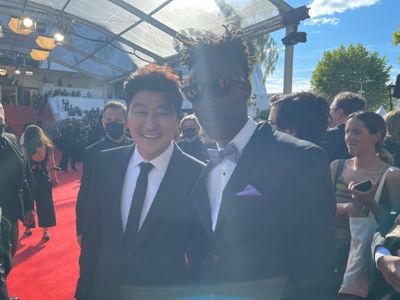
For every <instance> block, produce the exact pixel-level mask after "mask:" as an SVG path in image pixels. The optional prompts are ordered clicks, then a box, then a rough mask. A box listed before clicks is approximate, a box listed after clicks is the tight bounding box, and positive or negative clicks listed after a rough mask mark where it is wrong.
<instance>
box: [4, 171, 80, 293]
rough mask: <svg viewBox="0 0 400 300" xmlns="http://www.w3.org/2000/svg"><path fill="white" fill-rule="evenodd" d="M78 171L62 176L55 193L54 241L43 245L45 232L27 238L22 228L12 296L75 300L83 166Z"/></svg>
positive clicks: (10, 283)
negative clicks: (78, 203)
mask: <svg viewBox="0 0 400 300" xmlns="http://www.w3.org/2000/svg"><path fill="white" fill-rule="evenodd" d="M78 169H79V171H78V172H72V171H70V172H68V173H60V174H59V179H60V182H61V184H60V185H59V186H57V187H55V188H54V189H53V198H54V204H55V209H56V217H57V226H55V227H52V228H50V229H49V232H50V235H51V237H50V241H48V242H42V241H41V237H42V229H41V228H34V229H33V230H32V232H33V234H32V235H31V236H29V237H24V236H22V233H23V228H22V227H20V235H21V237H20V240H19V248H18V251H17V254H16V255H15V258H14V268H13V269H12V271H11V273H10V275H9V276H8V279H7V283H8V287H9V294H10V296H12V297H15V296H18V297H19V298H20V300H72V299H74V291H75V285H76V280H77V277H78V257H79V246H78V244H77V242H76V234H75V203H76V195H77V193H78V190H79V179H80V176H81V172H80V170H81V169H82V166H81V164H78ZM36 224H37V222H36Z"/></svg>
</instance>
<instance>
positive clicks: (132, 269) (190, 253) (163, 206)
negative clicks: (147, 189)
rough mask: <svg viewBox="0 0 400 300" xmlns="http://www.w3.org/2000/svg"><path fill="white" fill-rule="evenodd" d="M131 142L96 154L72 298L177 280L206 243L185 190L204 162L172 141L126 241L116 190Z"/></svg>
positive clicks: (190, 274) (115, 294) (192, 272)
mask: <svg viewBox="0 0 400 300" xmlns="http://www.w3.org/2000/svg"><path fill="white" fill-rule="evenodd" d="M134 148H135V145H130V146H125V147H119V148H115V149H111V150H106V151H101V152H100V153H99V154H98V156H97V159H96V162H95V165H94V169H93V176H92V180H91V183H90V187H89V196H90V198H89V204H90V205H91V210H90V213H89V215H88V218H89V220H88V223H87V231H85V234H84V235H83V239H82V250H81V256H80V260H79V263H80V279H79V281H78V286H77V291H76V297H77V299H85V300H86V299H96V300H97V299H111V298H112V299H119V297H121V295H120V294H119V288H120V287H124V286H163V285H181V284H184V283H186V282H190V281H191V280H194V278H195V276H196V269H198V268H197V267H198V266H199V261H200V260H201V253H202V252H203V251H202V249H203V248H204V245H205V244H204V243H203V242H201V241H200V239H201V237H202V236H203V237H204V238H205V233H204V231H203V229H202V226H201V224H200V221H199V220H198V217H197V215H196V214H195V210H194V206H193V203H192V202H191V201H190V192H191V190H192V188H193V186H194V183H195V181H196V179H197V178H198V177H199V175H200V173H201V171H202V170H203V168H204V165H203V164H202V163H201V162H199V161H197V160H195V159H193V158H192V157H190V156H188V155H186V154H184V153H183V152H182V150H180V149H179V147H177V146H176V145H175V144H174V146H173V152H172V156H171V159H170V162H169V164H168V167H167V169H166V173H165V175H164V177H163V179H162V181H161V184H160V186H159V189H158V191H157V193H156V195H155V198H154V200H153V202H152V204H151V207H150V210H149V211H148V213H147V216H146V218H145V220H144V222H143V224H142V226H141V227H140V231H139V233H138V234H137V236H136V238H135V240H134V242H133V243H131V244H126V237H125V236H124V231H123V225H122V221H121V209H120V208H121V194H122V189H123V183H124V176H125V174H126V169H127V165H128V162H129V161H130V158H131V156H132V154H133V151H134ZM148 184H149V186H150V185H151V184H152V183H151V182H149V183H148ZM197 220H198V221H197ZM127 226H130V223H129V222H128V223H127ZM128 231H129V228H126V229H125V232H128ZM197 241H199V242H197ZM203 241H205V239H203ZM185 256H186V257H187V262H186V260H185ZM196 266H197V267H196Z"/></svg>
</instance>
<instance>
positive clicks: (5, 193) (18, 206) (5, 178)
mask: <svg viewBox="0 0 400 300" xmlns="http://www.w3.org/2000/svg"><path fill="white" fill-rule="evenodd" d="M4 127H5V114H4V109H3V106H2V104H1V103H0V166H1V167H0V207H1V208H2V210H3V216H4V217H5V218H6V219H7V220H8V221H9V222H10V224H11V236H10V242H11V254H12V256H14V254H15V252H16V251H17V241H18V235H19V230H18V220H21V221H24V223H25V224H26V225H29V224H32V223H33V217H34V213H33V200H32V196H31V193H30V190H29V186H28V181H27V178H28V177H30V178H31V173H30V168H29V165H28V162H27V161H26V160H25V158H24V156H23V153H22V149H21V146H20V145H19V142H18V140H17V138H16V136H14V135H13V134H11V133H6V132H4Z"/></svg>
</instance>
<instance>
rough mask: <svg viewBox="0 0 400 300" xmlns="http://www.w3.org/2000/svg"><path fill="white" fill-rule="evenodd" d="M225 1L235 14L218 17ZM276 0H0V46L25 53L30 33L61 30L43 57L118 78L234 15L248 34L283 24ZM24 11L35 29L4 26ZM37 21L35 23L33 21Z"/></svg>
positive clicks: (105, 78) (286, 7) (94, 74)
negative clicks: (21, 31)
mask: <svg viewBox="0 0 400 300" xmlns="http://www.w3.org/2000/svg"><path fill="white" fill-rule="evenodd" d="M222 2H225V3H227V4H228V5H230V6H231V7H232V8H233V9H234V11H235V15H236V19H235V18H232V17H229V18H224V17H223V14H222V13H221V9H220V7H219V6H218V5H217V4H216V3H222ZM292 9H293V8H292V7H291V6H289V5H288V4H287V3H285V2H284V1H282V0H269V1H268V0H225V1H221V0H202V1H197V0H124V1H123V0H31V1H28V0H2V1H1V2H0V22H1V25H2V27H3V37H1V38H0V49H6V50H11V51H17V52H20V53H25V54H28V53H29V52H30V50H31V49H32V48H35V47H37V46H36V44H35V38H36V36H37V35H38V34H39V32H40V31H41V33H42V34H45V35H52V34H54V32H55V31H59V30H60V31H62V32H63V33H64V35H65V41H64V43H63V44H60V45H59V46H57V47H56V48H55V49H54V50H52V51H51V53H50V56H49V61H53V62H56V63H58V64H61V65H63V66H66V67H68V68H70V69H72V70H75V71H78V72H82V73H85V74H88V75H90V76H92V77H95V78H97V79H99V80H103V81H105V82H110V81H113V80H115V79H117V78H123V77H124V76H126V75H127V74H128V73H130V72H132V71H134V70H135V69H136V68H137V67H140V66H142V65H145V64H147V63H148V62H160V63H162V62H164V61H165V60H167V59H168V58H170V57H173V56H174V55H176V54H177V52H176V47H175V37H176V36H177V35H181V36H183V37H185V36H188V35H189V33H190V32H193V31H211V32H213V33H216V34H220V33H222V32H223V27H222V25H223V24H227V23H230V22H232V21H235V20H237V19H239V20H240V25H241V27H242V29H243V32H244V34H245V36H247V37H248V38H251V37H254V36H257V35H260V34H264V33H268V32H272V31H275V30H278V29H281V28H284V27H286V26H285V25H284V24H283V22H282V13H284V12H287V11H290V10H292ZM25 15H26V16H30V17H32V18H34V19H35V21H36V22H37V24H38V26H37V30H36V31H35V32H33V33H32V34H30V35H28V36H21V35H17V34H14V33H13V32H11V31H10V30H9V29H8V28H7V24H8V19H9V18H10V16H17V17H22V16H25ZM39 25H40V26H39Z"/></svg>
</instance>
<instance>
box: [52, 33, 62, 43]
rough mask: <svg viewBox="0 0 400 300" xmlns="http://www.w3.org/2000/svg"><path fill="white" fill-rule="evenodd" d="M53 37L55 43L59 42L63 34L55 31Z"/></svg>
mask: <svg viewBox="0 0 400 300" xmlns="http://www.w3.org/2000/svg"><path fill="white" fill-rule="evenodd" d="M54 39H55V40H56V42H57V43H61V42H62V41H64V35H63V34H62V33H60V32H56V33H55V34H54Z"/></svg>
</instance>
